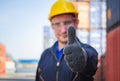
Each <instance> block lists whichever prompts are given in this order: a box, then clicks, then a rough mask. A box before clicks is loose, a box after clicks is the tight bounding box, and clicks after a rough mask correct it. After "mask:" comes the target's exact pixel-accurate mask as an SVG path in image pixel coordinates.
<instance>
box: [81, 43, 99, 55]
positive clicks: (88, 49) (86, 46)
mask: <svg viewBox="0 0 120 81" xmlns="http://www.w3.org/2000/svg"><path fill="white" fill-rule="evenodd" d="M81 46H82V47H83V48H84V49H85V50H86V52H87V54H89V55H95V56H98V52H97V51H96V49H95V48H94V47H92V46H91V45H89V44H85V43H81Z"/></svg>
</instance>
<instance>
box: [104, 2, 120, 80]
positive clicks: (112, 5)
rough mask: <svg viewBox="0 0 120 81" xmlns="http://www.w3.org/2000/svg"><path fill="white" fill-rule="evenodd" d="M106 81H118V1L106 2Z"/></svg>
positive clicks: (119, 28) (119, 36)
mask: <svg viewBox="0 0 120 81" xmlns="http://www.w3.org/2000/svg"><path fill="white" fill-rule="evenodd" d="M107 12H108V21H107V52H106V81H120V0H114V1H113V0H108V1H107Z"/></svg>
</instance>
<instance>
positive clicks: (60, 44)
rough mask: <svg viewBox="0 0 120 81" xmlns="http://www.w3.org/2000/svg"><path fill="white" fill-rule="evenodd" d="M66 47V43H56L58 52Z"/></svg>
mask: <svg viewBox="0 0 120 81" xmlns="http://www.w3.org/2000/svg"><path fill="white" fill-rule="evenodd" d="M66 45H67V43H60V42H58V48H59V50H61V49H62V48H64V47H65V46H66Z"/></svg>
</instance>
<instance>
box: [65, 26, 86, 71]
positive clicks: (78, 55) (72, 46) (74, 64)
mask: <svg viewBox="0 0 120 81" xmlns="http://www.w3.org/2000/svg"><path fill="white" fill-rule="evenodd" d="M64 55H65V56H64V59H65V61H66V63H67V65H68V66H69V67H70V69H71V70H72V71H73V72H81V71H82V70H83V69H84V67H85V65H86V61H87V54H86V52H85V51H84V49H83V48H82V47H81V44H80V42H79V40H78V39H77V38H76V32H75V28H74V27H72V26H71V27H69V29H68V45H67V46H66V47H65V48H64Z"/></svg>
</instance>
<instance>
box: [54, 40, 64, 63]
mask: <svg viewBox="0 0 120 81" xmlns="http://www.w3.org/2000/svg"><path fill="white" fill-rule="evenodd" d="M55 51H56V56H57V60H58V61H60V58H61V57H62V55H63V49H61V50H59V48H58V42H56V44H55Z"/></svg>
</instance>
